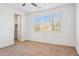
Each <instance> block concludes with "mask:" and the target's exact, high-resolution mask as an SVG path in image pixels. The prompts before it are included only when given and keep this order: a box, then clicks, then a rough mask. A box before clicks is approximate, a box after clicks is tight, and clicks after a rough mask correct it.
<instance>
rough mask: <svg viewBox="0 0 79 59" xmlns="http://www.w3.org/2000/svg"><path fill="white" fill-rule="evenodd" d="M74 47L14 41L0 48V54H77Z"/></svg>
mask: <svg viewBox="0 0 79 59" xmlns="http://www.w3.org/2000/svg"><path fill="white" fill-rule="evenodd" d="M77 55H78V54H77V52H76V50H75V48H74V47H67V46H60V45H54V44H46V43H39V42H34V41H24V42H20V41H16V42H15V44H14V45H13V46H9V47H5V48H1V49H0V56H77Z"/></svg>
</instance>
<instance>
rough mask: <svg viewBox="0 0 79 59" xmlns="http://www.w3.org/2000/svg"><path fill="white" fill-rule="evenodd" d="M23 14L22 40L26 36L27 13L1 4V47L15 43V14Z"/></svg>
mask: <svg viewBox="0 0 79 59" xmlns="http://www.w3.org/2000/svg"><path fill="white" fill-rule="evenodd" d="M15 13H16V14H20V15H21V16H22V34H21V35H22V37H21V39H22V41H23V40H25V39H26V38H27V36H26V30H27V28H26V20H27V19H26V18H27V16H26V14H24V13H22V12H20V11H18V10H15V9H12V8H9V7H7V6H4V5H2V4H0V48H1V47H5V46H8V45H11V44H14V14H15Z"/></svg>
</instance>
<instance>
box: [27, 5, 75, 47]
mask: <svg viewBox="0 0 79 59" xmlns="http://www.w3.org/2000/svg"><path fill="white" fill-rule="evenodd" d="M57 12H61V13H62V17H61V32H34V17H36V16H40V15H41V16H42V15H48V14H52V13H57ZM74 16H75V5H74V4H70V5H65V6H62V7H58V8H53V9H50V10H44V11H39V12H34V13H30V14H29V16H28V23H29V27H28V28H29V33H28V35H29V39H30V40H33V41H39V42H45V43H52V44H59V45H67V46H74V45H75V42H74V41H75V28H74V27H75V23H74V22H75V17H74Z"/></svg>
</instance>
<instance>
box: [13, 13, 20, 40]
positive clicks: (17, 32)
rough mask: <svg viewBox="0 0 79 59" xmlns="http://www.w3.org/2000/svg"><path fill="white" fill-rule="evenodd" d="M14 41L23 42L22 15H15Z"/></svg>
mask: <svg viewBox="0 0 79 59" xmlns="http://www.w3.org/2000/svg"><path fill="white" fill-rule="evenodd" d="M14 26H15V29H14V40H21V15H18V14H15V24H14Z"/></svg>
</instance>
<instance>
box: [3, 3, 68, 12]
mask: <svg viewBox="0 0 79 59" xmlns="http://www.w3.org/2000/svg"><path fill="white" fill-rule="evenodd" d="M36 4H37V5H38V6H39V7H40V8H37V7H34V6H33V5H31V4H30V3H26V6H24V7H23V6H22V3H4V5H7V6H9V7H12V8H16V9H19V10H21V11H23V12H26V13H29V12H35V11H41V10H46V9H50V8H55V7H59V6H63V5H67V4H68V3H36Z"/></svg>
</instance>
